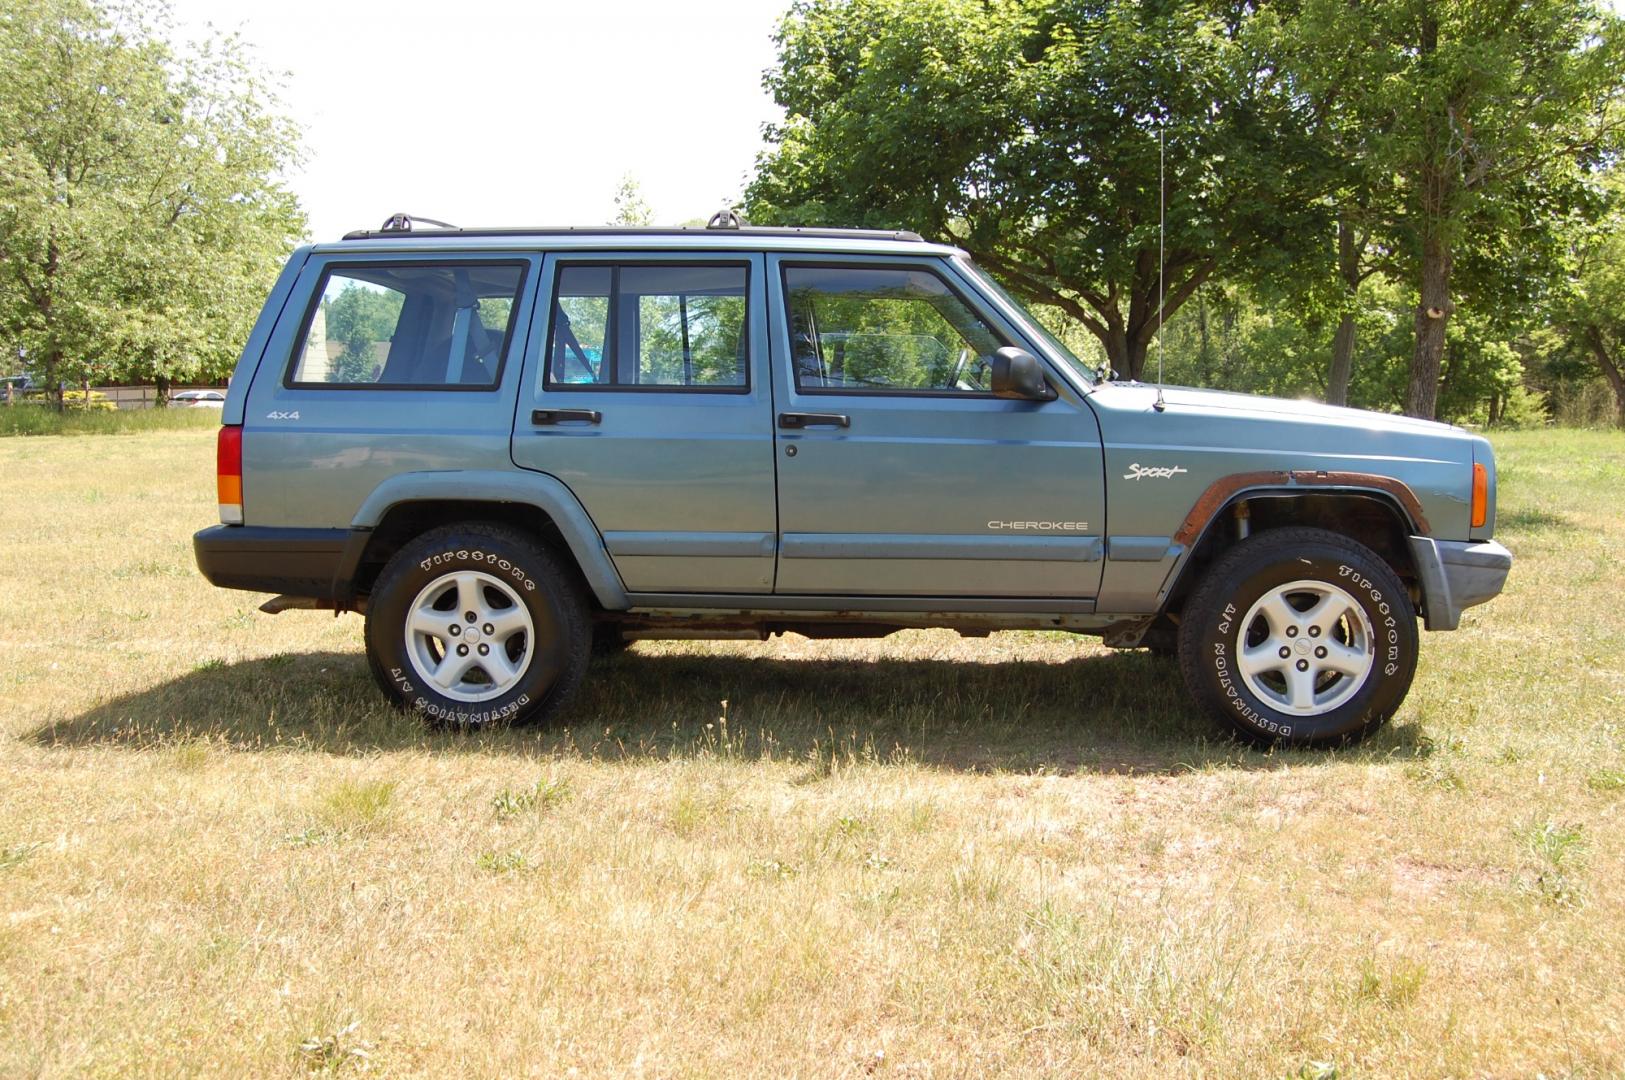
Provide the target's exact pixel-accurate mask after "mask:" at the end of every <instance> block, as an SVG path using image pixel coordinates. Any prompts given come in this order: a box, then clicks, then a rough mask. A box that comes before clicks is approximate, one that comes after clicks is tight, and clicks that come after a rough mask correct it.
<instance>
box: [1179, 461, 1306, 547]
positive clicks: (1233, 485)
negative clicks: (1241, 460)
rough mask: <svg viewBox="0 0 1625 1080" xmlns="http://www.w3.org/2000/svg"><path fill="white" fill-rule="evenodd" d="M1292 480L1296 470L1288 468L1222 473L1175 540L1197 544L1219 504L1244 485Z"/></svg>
mask: <svg viewBox="0 0 1625 1080" xmlns="http://www.w3.org/2000/svg"><path fill="white" fill-rule="evenodd" d="M1291 482H1292V474H1291V473H1288V472H1244V473H1232V474H1231V475H1229V476H1222V477H1220V478H1219V479H1217V480H1215V481H1213V483H1211V484H1209V485H1208V488H1207V490H1206V491H1204V492H1202V494H1201V496H1200V497H1199V498H1198V499H1197V500H1196V504H1195V505H1194V506H1192V507H1191V512H1190V513H1188V514H1186V515H1185V523H1184V524H1183V525H1181V526H1180V527H1179V531H1178V532H1176V533H1174V543H1176V544H1179V545H1181V546H1183V547H1187V548H1188V547H1190V546H1191V545H1192V544H1194V543H1195V542H1196V538H1197V537H1198V536H1201V535H1202V530H1203V529H1204V528H1206V527H1207V523H1208V522H1209V521H1211V520H1212V519H1213V515H1214V514H1216V513H1218V512H1219V507H1221V506H1223V505H1224V504H1225V503H1227V502H1229V501H1230V496H1232V495H1234V494H1235V493H1236V492H1238V491H1240V490H1242V489H1243V488H1250V487H1285V486H1287V485H1288V484H1290V483H1291Z"/></svg>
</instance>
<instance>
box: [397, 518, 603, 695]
mask: <svg viewBox="0 0 1625 1080" xmlns="http://www.w3.org/2000/svg"><path fill="white" fill-rule="evenodd" d="M467 570H474V571H480V572H483V573H485V574H487V575H489V576H491V577H494V578H496V579H497V580H498V581H499V582H500V583H501V584H502V585H505V586H508V587H510V588H511V590H512V597H517V598H518V600H519V601H520V602H521V603H522V604H523V606H524V609H525V611H526V612H527V613H528V614H529V617H530V620H531V623H532V626H533V632H534V638H535V640H534V642H531V643H530V655H529V663H528V665H527V666H526V667H525V668H524V669H523V670H522V671H521V672H520V673H519V674H518V675H517V676H515V679H514V683H513V685H512V686H510V687H509V688H508V689H507V690H506V691H504V692H502V693H501V694H500V696H495V697H491V698H489V699H484V700H477V701H468V700H460V699H458V698H456V697H453V696H448V695H447V694H446V693H444V692H442V691H441V689H440V688H438V687H436V686H435V685H434V684H433V683H432V682H431V681H430V680H429V679H428V678H426V677H423V675H422V674H421V673H420V672H419V670H418V668H417V667H415V666H414V661H413V659H412V658H411V657H410V656H408V653H407V648H408V646H407V639H406V626H407V621H406V620H407V616H408V614H409V608H410V607H411V605H412V604H413V602H414V601H415V600H417V599H418V598H419V597H420V595H421V594H422V593H423V592H424V590H426V589H427V588H428V587H429V586H430V585H431V584H433V583H434V582H436V581H438V580H441V579H444V578H446V576H447V575H448V574H451V573H455V572H459V571H467ZM487 595H494V596H497V597H498V598H503V597H504V596H505V594H504V593H503V591H502V589H501V588H493V591H492V592H491V593H489V594H487ZM512 597H509V598H508V599H510V600H511V599H512ZM507 610H513V609H512V608H511V607H510V608H509V609H507ZM366 639H367V662H368V665H369V666H370V667H371V669H372V674H373V678H374V679H375V680H377V682H378V685H379V686H380V687H381V688H382V689H383V691H384V693H385V694H386V695H387V696H388V697H389V698H390V700H391V701H392V702H394V703H395V705H397V706H398V707H400V708H402V709H405V710H407V711H409V712H414V713H417V714H418V715H420V716H422V717H423V718H424V719H425V720H426V721H428V722H429V723H431V724H443V725H450V726H454V727H480V726H484V725H487V724H494V723H503V722H506V723H523V722H531V721H539V720H544V719H549V718H551V717H553V716H556V715H557V714H558V713H559V712H560V711H562V710H563V709H564V707H565V706H566V705H567V704H568V702H569V700H570V698H571V696H572V695H573V694H574V693H575V691H576V688H577V687H578V686H579V685H580V683H581V678H582V676H583V675H584V674H585V673H586V670H587V658H588V652H589V650H590V648H591V645H592V623H591V620H590V619H589V617H588V612H587V603H586V600H585V598H584V597H583V596H582V593H581V590H580V588H579V586H578V585H577V584H576V582H575V580H574V579H573V578H572V577H571V575H570V574H569V573H567V572H566V571H565V570H564V568H563V567H561V566H560V565H559V563H558V561H557V560H556V559H555V558H554V557H553V556H552V555H551V554H550V553H549V552H548V551H547V550H546V549H545V548H543V547H542V546H541V545H539V544H537V543H535V542H534V541H532V540H530V539H527V538H526V537H524V536H523V535H521V534H519V533H517V532H515V531H513V530H512V529H508V528H505V527H503V526H500V525H492V524H487V523H483V522H471V523H466V524H458V525H447V526H442V527H441V528H438V529H433V530H431V531H429V532H426V533H424V534H423V535H422V536H419V537H418V538H417V539H415V540H413V541H412V542H411V543H409V544H407V545H406V546H405V547H403V548H401V550H400V551H398V552H396V553H395V555H394V557H393V558H391V559H390V560H389V562H388V564H386V565H385V567H384V569H383V572H382V573H380V574H379V575H378V580H377V582H376V584H374V586H373V589H372V594H371V597H370V598H369V600H368V604H367V628H366ZM476 674H477V673H476ZM472 677H475V676H471V678H472ZM493 681H494V680H493ZM453 689H456V688H455V687H454V688H453Z"/></svg>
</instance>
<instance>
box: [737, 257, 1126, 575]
mask: <svg viewBox="0 0 1625 1080" xmlns="http://www.w3.org/2000/svg"><path fill="white" fill-rule="evenodd" d="M768 261H769V270H770V273H769V287H770V296H769V302H770V304H771V305H772V310H773V312H774V316H775V327H774V334H773V347H774V364H773V376H774V380H775V383H774V388H775V403H776V404H775V412H776V431H775V440H776V444H777V447H778V450H777V460H778V469H779V489H778V501H779V528H780V532H781V537H780V551H779V565H778V574H777V585H776V591H777V592H779V593H786V594H838V595H850V596H936V597H1007V598H1048V597H1054V598H1067V599H1089V598H1092V597H1094V595H1095V594H1096V592H1097V590H1098V588H1099V585H1100V570H1101V563H1100V559H1101V556H1102V542H1101V537H1102V535H1103V533H1104V528H1105V511H1106V506H1105V493H1104V482H1103V477H1102V472H1101V468H1102V458H1101V444H1100V432H1099V427H1098V425H1097V424H1096V422H1095V418H1094V414H1093V412H1091V411H1090V409H1089V408H1088V406H1087V405H1086V404H1085V403H1084V402H1083V400H1082V398H1081V396H1080V395H1079V394H1078V393H1077V391H1075V390H1074V389H1073V388H1072V387H1071V386H1070V384H1068V383H1066V382H1064V381H1063V380H1060V379H1058V378H1052V379H1051V382H1052V384H1053V385H1054V386H1055V388H1056V389H1057V391H1058V394H1059V396H1058V397H1057V398H1056V399H1055V400H1053V401H1043V402H1039V401H1012V400H1007V399H1004V398H999V397H995V396H994V395H993V394H992V393H991V392H990V390H989V386H988V378H989V371H988V368H989V362H990V360H991V358H992V355H993V353H994V351H995V350H997V349H998V348H1000V347H1002V346H1006V345H1016V346H1019V347H1022V348H1025V349H1027V350H1029V351H1034V352H1036V351H1037V350H1036V349H1035V348H1034V346H1033V344H1032V343H1030V342H1026V341H1023V340H1021V339H1020V337H1019V336H1018V334H1017V333H1016V331H1015V329H1014V328H1013V327H1012V326H1010V325H1009V324H1008V323H1006V322H1005V321H1004V320H1002V319H1001V318H999V317H998V315H997V314H996V313H995V312H994V311H993V310H992V309H991V308H989V307H988V306H987V305H986V304H985V303H983V302H982V301H981V299H980V298H979V296H978V294H977V293H976V292H975V290H973V289H972V288H971V287H970V285H969V283H968V282H966V281H964V280H963V279H962V278H961V277H960V276H959V275H958V272H957V271H956V270H955V269H954V268H953V267H952V266H951V264H949V263H948V262H946V261H943V260H940V259H930V258H927V259H913V260H907V259H905V260H897V259H887V258H878V257H876V258H843V259H841V260H839V261H826V260H822V259H811V258H806V257H792V256H789V255H784V256H770V257H769V260H768Z"/></svg>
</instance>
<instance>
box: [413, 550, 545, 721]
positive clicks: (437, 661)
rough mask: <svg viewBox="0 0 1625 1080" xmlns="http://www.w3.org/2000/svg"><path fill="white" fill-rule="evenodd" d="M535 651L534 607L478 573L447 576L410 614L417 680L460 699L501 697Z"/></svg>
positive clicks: (432, 586) (497, 581)
mask: <svg viewBox="0 0 1625 1080" xmlns="http://www.w3.org/2000/svg"><path fill="white" fill-rule="evenodd" d="M535 652H536V625H535V623H534V622H533V621H532V619H531V617H530V609H528V608H526V607H525V604H524V601H522V600H521V599H520V598H519V594H518V593H517V592H515V591H514V589H513V587H512V586H511V585H509V584H508V583H506V582H504V581H502V580H500V579H498V578H496V577H493V576H492V575H490V574H486V573H482V572H481V571H478V570H458V571H456V572H454V573H450V574H443V575H441V576H440V577H437V578H435V579H434V580H433V581H431V582H429V584H427V585H425V586H424V587H423V590H422V591H421V592H419V593H418V595H417V599H415V600H413V601H412V606H411V607H409V608H407V611H406V656H407V659H408V660H409V661H410V662H411V664H412V669H413V671H415V672H416V673H417V676H418V678H420V679H422V680H423V681H424V682H425V683H427V684H429V685H430V686H433V687H434V688H435V689H436V690H437V691H439V692H440V693H441V694H444V695H445V696H446V697H449V698H454V699H456V700H457V701H489V700H491V699H492V698H498V697H501V696H502V695H503V694H505V693H507V692H508V691H509V690H511V689H513V687H514V685H515V684H516V683H517V682H518V681H519V680H520V679H521V678H522V677H523V676H524V674H525V671H526V669H528V668H529V667H530V661H531V657H532V656H533V655H534V654H535Z"/></svg>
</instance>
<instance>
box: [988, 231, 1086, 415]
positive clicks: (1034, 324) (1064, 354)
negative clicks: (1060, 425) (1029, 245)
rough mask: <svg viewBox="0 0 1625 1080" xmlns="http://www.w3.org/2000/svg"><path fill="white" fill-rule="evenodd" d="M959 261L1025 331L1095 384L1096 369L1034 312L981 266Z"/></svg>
mask: <svg viewBox="0 0 1625 1080" xmlns="http://www.w3.org/2000/svg"><path fill="white" fill-rule="evenodd" d="M957 261H958V263H959V266H960V268H961V269H963V270H964V271H965V272H966V273H967V274H969V275H971V277H973V278H975V279H976V280H977V281H979V282H981V283H982V284H983V285H986V286H987V287H988V289H989V290H990V291H992V292H993V293H994V294H996V295H997V296H998V297H999V298H1000V299H1002V300H1003V301H1004V302H1005V303H1007V304H1009V305H1010V306H1011V307H1012V308H1014V309H1015V310H1016V312H1017V313H1018V314H1019V315H1021V317H1022V320H1023V322H1024V324H1025V325H1024V326H1023V329H1030V330H1031V331H1032V332H1033V333H1035V334H1037V335H1038V336H1039V337H1041V338H1043V339H1044V344H1046V345H1048V346H1049V347H1050V351H1051V352H1052V353H1053V354H1054V355H1056V356H1058V357H1060V358H1061V359H1062V360H1065V361H1066V362H1067V363H1068V364H1070V365H1071V367H1072V370H1073V371H1076V372H1077V373H1078V374H1079V375H1081V376H1083V379H1084V381H1085V382H1087V383H1089V384H1091V385H1093V384H1094V381H1095V372H1094V369H1093V368H1091V367H1090V366H1089V365H1088V364H1086V363H1084V362H1083V361H1082V360H1080V359H1078V356H1077V354H1075V353H1074V352H1073V351H1072V350H1071V349H1069V348H1067V347H1066V342H1064V341H1062V340H1061V339H1060V338H1058V337H1056V336H1055V335H1054V334H1052V333H1050V331H1049V327H1047V326H1045V325H1044V324H1043V323H1042V322H1040V321H1039V320H1038V318H1037V317H1036V316H1035V315H1033V313H1032V312H1030V311H1028V310H1027V307H1026V305H1024V304H1023V303H1022V302H1021V301H1020V300H1017V299H1016V298H1015V297H1013V296H1011V295H1010V294H1009V293H1008V292H1006V291H1005V288H1004V286H1003V285H1000V284H999V283H998V282H997V281H994V280H993V278H992V277H991V276H990V275H989V274H987V273H986V272H985V271H983V269H982V268H981V267H980V266H977V265H976V264H975V263H973V262H971V261H970V260H969V259H959V260H957Z"/></svg>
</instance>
